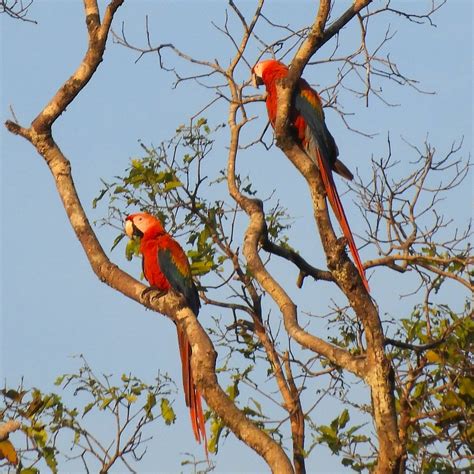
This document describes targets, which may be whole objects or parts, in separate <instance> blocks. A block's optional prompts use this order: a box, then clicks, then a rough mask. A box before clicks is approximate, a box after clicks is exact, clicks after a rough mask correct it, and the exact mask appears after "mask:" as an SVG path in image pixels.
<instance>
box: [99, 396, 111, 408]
mask: <svg viewBox="0 0 474 474" xmlns="http://www.w3.org/2000/svg"><path fill="white" fill-rule="evenodd" d="M112 400H113V397H107V398H104V399H103V400H102V403H101V405H100V409H101V410H105V409H106V408H107V407H108V406H109V405H110V404H111V402H112Z"/></svg>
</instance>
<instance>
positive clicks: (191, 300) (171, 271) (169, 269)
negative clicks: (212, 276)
mask: <svg viewBox="0 0 474 474" xmlns="http://www.w3.org/2000/svg"><path fill="white" fill-rule="evenodd" d="M158 263H159V265H160V269H161V272H162V273H163V275H164V276H165V277H166V279H167V280H168V281H169V283H170V285H171V288H173V290H175V291H177V292H178V293H181V294H182V295H183V296H184V297H185V299H186V302H187V303H188V305H189V307H190V308H191V309H192V310H193V312H194V314H195V315H196V316H197V315H198V314H199V308H200V307H201V303H200V301H199V294H198V292H197V289H196V286H195V285H194V282H193V279H192V277H191V269H190V267H189V263H188V259H187V257H186V254H185V253H184V251H183V249H182V248H181V247H180V246H179V244H178V243H177V242H175V241H174V240H170V241H169V243H168V245H166V247H164V248H159V249H158Z"/></svg>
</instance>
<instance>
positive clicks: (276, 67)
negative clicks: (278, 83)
mask: <svg viewBox="0 0 474 474" xmlns="http://www.w3.org/2000/svg"><path fill="white" fill-rule="evenodd" d="M287 74H288V67H287V66H285V65H284V64H283V63H281V62H280V61H277V60H276V59H266V60H265V61H260V62H259V63H257V64H255V66H254V67H253V69H252V81H253V85H254V86H255V87H258V86H261V85H263V84H265V87H266V88H267V89H268V87H269V86H270V85H271V84H272V83H273V82H274V81H275V80H277V79H281V78H282V77H285V76H286V75H287Z"/></svg>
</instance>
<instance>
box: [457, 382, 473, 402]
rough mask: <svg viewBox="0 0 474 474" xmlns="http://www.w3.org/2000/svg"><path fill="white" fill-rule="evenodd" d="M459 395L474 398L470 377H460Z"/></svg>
mask: <svg viewBox="0 0 474 474" xmlns="http://www.w3.org/2000/svg"><path fill="white" fill-rule="evenodd" d="M458 387H459V393H460V394H461V395H469V396H470V398H473V397H474V380H473V379H472V378H471V377H462V378H461V379H460V380H459V382H458Z"/></svg>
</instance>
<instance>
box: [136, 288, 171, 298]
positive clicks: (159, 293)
mask: <svg viewBox="0 0 474 474" xmlns="http://www.w3.org/2000/svg"><path fill="white" fill-rule="evenodd" d="M166 293H168V292H167V291H163V290H160V289H158V288H156V287H155V286H149V287H147V288H145V289H144V290H143V291H142V294H141V297H142V299H146V298H148V299H149V300H150V301H153V300H154V299H159V298H162V297H163V296H165V295H166Z"/></svg>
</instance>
